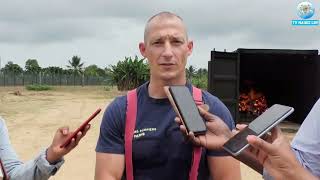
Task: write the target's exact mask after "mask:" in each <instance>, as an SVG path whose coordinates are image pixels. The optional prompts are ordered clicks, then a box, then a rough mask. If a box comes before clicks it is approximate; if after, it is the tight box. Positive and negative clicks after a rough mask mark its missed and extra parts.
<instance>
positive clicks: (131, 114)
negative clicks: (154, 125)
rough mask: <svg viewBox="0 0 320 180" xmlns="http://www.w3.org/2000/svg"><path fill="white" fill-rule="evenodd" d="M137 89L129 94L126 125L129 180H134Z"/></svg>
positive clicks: (127, 172)
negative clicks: (133, 159) (133, 146)
mask: <svg viewBox="0 0 320 180" xmlns="http://www.w3.org/2000/svg"><path fill="white" fill-rule="evenodd" d="M137 106H138V101H137V89H133V90H131V91H129V92H128V94H127V112H126V125H125V133H124V148H125V150H124V151H125V164H126V177H127V180H133V164H132V140H133V134H134V129H135V126H136V119H137Z"/></svg>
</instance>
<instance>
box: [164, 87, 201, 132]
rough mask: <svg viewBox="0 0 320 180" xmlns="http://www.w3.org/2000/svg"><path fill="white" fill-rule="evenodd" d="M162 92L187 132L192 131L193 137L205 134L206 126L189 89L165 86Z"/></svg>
mask: <svg viewBox="0 0 320 180" xmlns="http://www.w3.org/2000/svg"><path fill="white" fill-rule="evenodd" d="M164 90H165V93H166V95H167V96H168V98H169V101H170V103H171V105H172V106H173V108H174V110H175V112H176V114H177V115H178V116H179V117H180V119H181V120H182V123H183V125H184V126H185V127H186V129H187V132H188V133H189V132H190V131H192V132H193V133H194V135H195V136H196V135H200V134H205V133H206V131H207V128H206V125H205V123H204V120H203V119H202V117H201V115H200V113H199V110H198V108H197V105H196V104H195V102H194V100H193V97H192V95H191V93H190V91H189V89H188V88H187V87H186V86H166V87H164Z"/></svg>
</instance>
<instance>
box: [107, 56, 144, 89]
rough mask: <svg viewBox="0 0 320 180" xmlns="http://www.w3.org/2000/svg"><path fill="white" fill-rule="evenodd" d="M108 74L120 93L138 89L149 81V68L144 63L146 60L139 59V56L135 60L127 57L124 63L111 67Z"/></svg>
mask: <svg viewBox="0 0 320 180" xmlns="http://www.w3.org/2000/svg"><path fill="white" fill-rule="evenodd" d="M107 70H108V69H107ZM107 73H110V75H111V78H112V82H113V83H115V84H116V85H117V87H118V90H120V91H123V90H129V89H133V88H136V87H138V86H139V85H141V84H143V83H144V82H146V81H147V80H148V79H149V67H148V65H147V64H146V63H144V58H143V59H139V58H138V56H135V58H134V59H132V58H131V57H125V59H124V60H123V61H119V62H118V63H117V64H116V65H111V67H110V69H109V72H107Z"/></svg>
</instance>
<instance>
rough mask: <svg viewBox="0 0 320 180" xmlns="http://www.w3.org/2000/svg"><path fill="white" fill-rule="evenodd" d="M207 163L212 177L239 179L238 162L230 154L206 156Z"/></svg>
mask: <svg viewBox="0 0 320 180" xmlns="http://www.w3.org/2000/svg"><path fill="white" fill-rule="evenodd" d="M207 159H208V165H209V170H210V174H211V177H212V178H213V179H222V180H237V179H241V173H240V162H239V161H238V160H236V159H234V158H232V157H231V156H208V158H207Z"/></svg>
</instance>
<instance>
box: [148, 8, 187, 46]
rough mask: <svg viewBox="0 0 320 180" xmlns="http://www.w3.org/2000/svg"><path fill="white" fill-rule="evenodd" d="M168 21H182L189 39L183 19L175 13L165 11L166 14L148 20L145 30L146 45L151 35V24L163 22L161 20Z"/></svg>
mask: <svg viewBox="0 0 320 180" xmlns="http://www.w3.org/2000/svg"><path fill="white" fill-rule="evenodd" d="M166 19H177V20H179V21H181V24H182V25H183V26H184V29H185V31H186V37H187V38H188V35H187V29H186V27H185V25H184V22H183V19H182V18H181V17H180V16H178V15H176V14H174V13H171V12H166V11H164V12H160V13H157V14H155V15H154V16H152V17H151V18H149V19H148V21H147V23H146V26H145V29H144V42H145V43H146V39H147V35H148V33H149V29H150V26H151V24H152V23H153V22H154V21H161V20H166Z"/></svg>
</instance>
